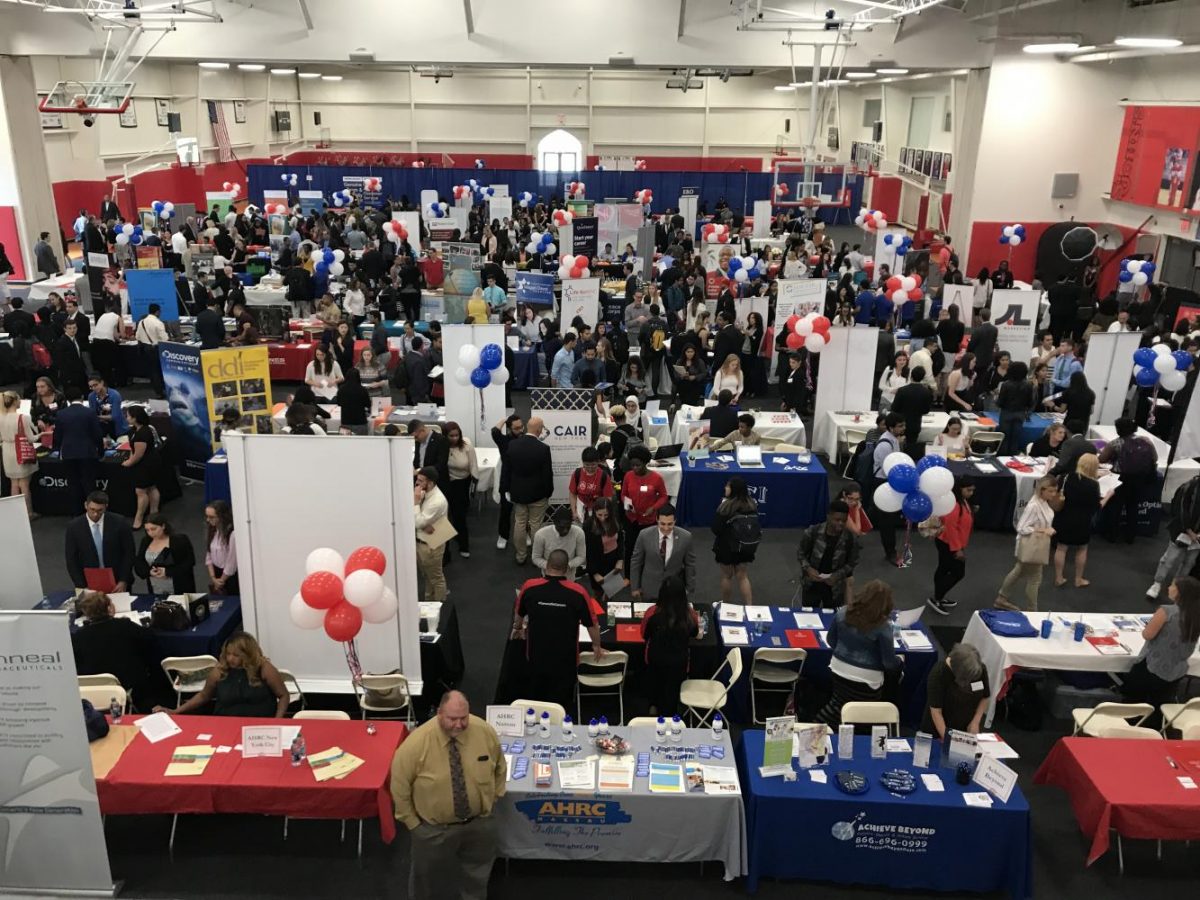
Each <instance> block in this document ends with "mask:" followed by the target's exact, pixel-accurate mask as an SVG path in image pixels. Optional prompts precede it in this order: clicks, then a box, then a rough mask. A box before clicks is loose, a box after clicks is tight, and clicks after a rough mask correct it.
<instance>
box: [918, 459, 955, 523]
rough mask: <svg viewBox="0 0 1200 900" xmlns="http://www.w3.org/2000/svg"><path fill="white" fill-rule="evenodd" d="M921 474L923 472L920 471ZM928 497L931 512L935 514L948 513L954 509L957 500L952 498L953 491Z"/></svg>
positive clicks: (934, 470)
mask: <svg viewBox="0 0 1200 900" xmlns="http://www.w3.org/2000/svg"><path fill="white" fill-rule="evenodd" d="M930 471H932V472H944V471H948V470H947V469H931V470H930ZM921 474H922V475H924V474H925V473H924V472H922V473H921ZM930 499H931V500H933V514H934V515H935V516H945V515H949V514H950V513H951V512H952V511H953V510H954V504H955V503H956V502H957V501H956V500H955V499H954V492H953V491H948V492H947V493H945V494H939V495H938V496H936V497H931V498H930Z"/></svg>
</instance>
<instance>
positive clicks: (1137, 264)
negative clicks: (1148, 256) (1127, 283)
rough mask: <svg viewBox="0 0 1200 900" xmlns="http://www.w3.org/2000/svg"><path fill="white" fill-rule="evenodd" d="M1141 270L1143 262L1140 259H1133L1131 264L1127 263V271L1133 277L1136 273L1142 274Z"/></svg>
mask: <svg viewBox="0 0 1200 900" xmlns="http://www.w3.org/2000/svg"><path fill="white" fill-rule="evenodd" d="M1141 270H1142V261H1141V260H1140V259H1131V260H1130V261H1129V262H1127V263H1125V271H1126V272H1128V273H1129V274H1130V275H1133V274H1134V273H1135V272H1140V271H1141Z"/></svg>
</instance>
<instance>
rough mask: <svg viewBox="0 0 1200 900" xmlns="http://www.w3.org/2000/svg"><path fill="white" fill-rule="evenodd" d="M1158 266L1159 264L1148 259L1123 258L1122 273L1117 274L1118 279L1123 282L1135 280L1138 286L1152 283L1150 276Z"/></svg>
mask: <svg viewBox="0 0 1200 900" xmlns="http://www.w3.org/2000/svg"><path fill="white" fill-rule="evenodd" d="M1157 268H1158V266H1156V265H1155V264H1154V263H1152V262H1150V260H1148V259H1123V260H1121V274H1120V275H1118V276H1117V281H1120V282H1121V283H1122V284H1128V283H1129V282H1133V284H1134V285H1136V286H1137V287H1142V286H1143V285H1147V284H1149V283H1150V278H1151V277H1152V276H1153V275H1154V270H1155V269H1157Z"/></svg>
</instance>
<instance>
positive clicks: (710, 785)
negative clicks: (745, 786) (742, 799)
mask: <svg viewBox="0 0 1200 900" xmlns="http://www.w3.org/2000/svg"><path fill="white" fill-rule="evenodd" d="M700 771H701V772H702V773H703V775H704V793H706V794H740V793H741V792H742V789H741V787H740V786H739V785H738V778H737V769H735V768H733V767H732V766H703V765H702V766H701V767H700Z"/></svg>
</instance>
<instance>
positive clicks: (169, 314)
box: [125, 269, 179, 322]
mask: <svg viewBox="0 0 1200 900" xmlns="http://www.w3.org/2000/svg"><path fill="white" fill-rule="evenodd" d="M125 285H126V287H127V288H128V289H129V314H130V315H131V316H133V321H135V322H137V321H140V320H141V319H142V318H143V317H145V316H146V315H147V314H148V313H149V312H150V304H151V303H157V304H158V305H159V306H160V307H161V311H160V312H159V314H158V317H159V318H160V319H162V320H163V321H164V322H178V321H179V295H178V294H177V293H176V292H175V272H174V271H173V270H172V269H126V270H125Z"/></svg>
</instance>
